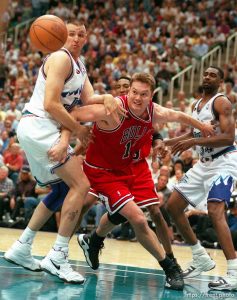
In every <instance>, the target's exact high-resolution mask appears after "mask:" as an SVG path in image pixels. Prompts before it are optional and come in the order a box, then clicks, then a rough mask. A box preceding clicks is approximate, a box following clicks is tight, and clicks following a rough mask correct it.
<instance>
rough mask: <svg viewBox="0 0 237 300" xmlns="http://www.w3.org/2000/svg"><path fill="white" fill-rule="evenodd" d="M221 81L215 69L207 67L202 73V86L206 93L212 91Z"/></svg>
mask: <svg viewBox="0 0 237 300" xmlns="http://www.w3.org/2000/svg"><path fill="white" fill-rule="evenodd" d="M220 83H221V79H220V75H219V72H218V70H217V69H215V68H208V69H206V71H205V72H204V74H203V82H202V87H203V90H204V92H206V93H207V94H212V93H214V92H215V91H216V90H217V89H218V88H219V85H220Z"/></svg>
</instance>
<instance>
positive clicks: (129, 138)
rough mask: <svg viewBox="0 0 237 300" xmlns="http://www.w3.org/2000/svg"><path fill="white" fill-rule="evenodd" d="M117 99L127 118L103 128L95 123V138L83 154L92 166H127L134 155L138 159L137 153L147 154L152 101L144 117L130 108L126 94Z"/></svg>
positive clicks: (111, 167)
mask: <svg viewBox="0 0 237 300" xmlns="http://www.w3.org/2000/svg"><path fill="white" fill-rule="evenodd" d="M120 99H121V101H122V104H123V107H124V108H125V109H126V110H127V111H128V116H127V118H123V119H122V121H121V123H120V124H119V126H118V127H117V128H115V129H113V130H104V129H101V128H99V127H98V126H97V124H95V125H94V128H93V134H94V136H95V139H94V142H93V143H91V144H90V145H89V148H88V150H87V155H86V161H87V162H88V163H89V164H91V165H93V166H96V167H100V168H105V169H113V170H119V169H123V168H125V167H127V165H128V164H130V163H131V162H132V161H133V159H136V160H139V158H140V155H142V158H144V157H145V156H147V155H148V154H149V151H150V146H151V136H152V132H153V128H152V114H153V104H152V102H151V103H150V105H149V107H148V118H147V119H146V120H143V119H141V118H139V117H137V116H136V115H134V114H133V113H132V112H131V111H130V110H129V107H128V102H127V96H122V97H120ZM104 141H106V142H104ZM147 149H148V151H147ZM147 152H148V153H147Z"/></svg>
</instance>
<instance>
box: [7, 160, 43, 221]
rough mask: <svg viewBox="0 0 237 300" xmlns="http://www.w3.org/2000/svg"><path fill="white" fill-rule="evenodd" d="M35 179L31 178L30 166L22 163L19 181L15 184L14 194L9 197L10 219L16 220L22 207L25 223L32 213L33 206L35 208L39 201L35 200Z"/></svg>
mask: <svg viewBox="0 0 237 300" xmlns="http://www.w3.org/2000/svg"><path fill="white" fill-rule="evenodd" d="M35 186H36V181H35V180H33V178H32V176H31V173H30V168H29V166H27V165H24V166H23V167H22V168H21V171H20V174H19V181H18V182H17V184H16V187H15V191H14V196H13V198H12V199H11V202H12V207H14V209H13V212H12V219H13V220H16V218H17V217H19V216H20V213H21V211H20V210H21V208H24V217H25V221H26V223H27V222H28V221H29V219H30V218H31V215H32V214H33V208H35V207H36V206H37V205H38V203H39V201H38V200H37V194H36V192H35Z"/></svg>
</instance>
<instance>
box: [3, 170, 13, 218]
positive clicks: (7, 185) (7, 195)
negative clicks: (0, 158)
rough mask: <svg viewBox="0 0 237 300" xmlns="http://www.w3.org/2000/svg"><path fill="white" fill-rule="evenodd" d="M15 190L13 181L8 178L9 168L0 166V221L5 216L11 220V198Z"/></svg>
mask: <svg viewBox="0 0 237 300" xmlns="http://www.w3.org/2000/svg"><path fill="white" fill-rule="evenodd" d="M13 190H14V185H13V182H12V180H11V179H10V178H8V168H7V167H6V166H5V165H3V166H0V221H2V220H3V216H4V217H7V219H8V220H10V199H11V197H12V194H13Z"/></svg>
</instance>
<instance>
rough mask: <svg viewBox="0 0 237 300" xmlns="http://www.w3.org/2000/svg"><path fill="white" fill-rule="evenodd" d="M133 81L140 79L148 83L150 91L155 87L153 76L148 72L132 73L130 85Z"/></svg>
mask: <svg viewBox="0 0 237 300" xmlns="http://www.w3.org/2000/svg"><path fill="white" fill-rule="evenodd" d="M134 81H140V82H142V83H146V84H148V85H149V86H150V88H151V91H152V93H153V92H154V90H155V88H156V81H155V78H154V77H153V76H152V75H151V74H149V73H145V72H141V73H135V74H133V76H132V79H131V81H130V86H131V85H132V84H133V82H134Z"/></svg>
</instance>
